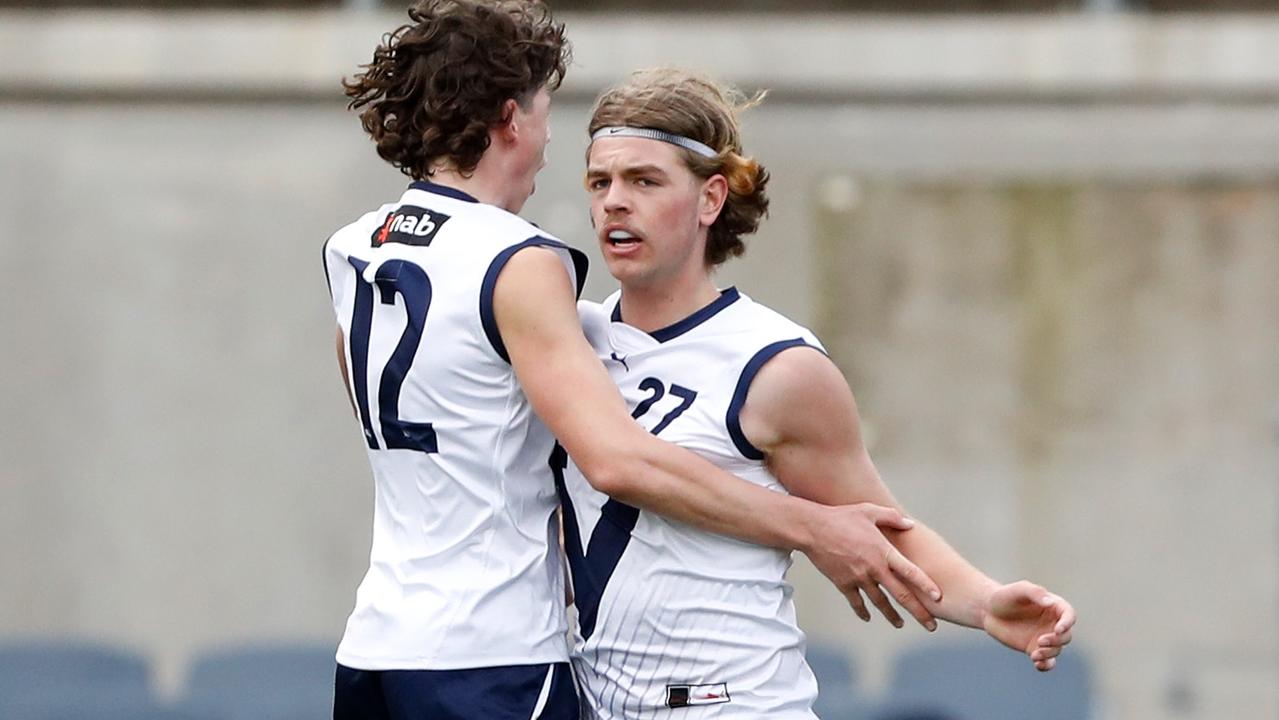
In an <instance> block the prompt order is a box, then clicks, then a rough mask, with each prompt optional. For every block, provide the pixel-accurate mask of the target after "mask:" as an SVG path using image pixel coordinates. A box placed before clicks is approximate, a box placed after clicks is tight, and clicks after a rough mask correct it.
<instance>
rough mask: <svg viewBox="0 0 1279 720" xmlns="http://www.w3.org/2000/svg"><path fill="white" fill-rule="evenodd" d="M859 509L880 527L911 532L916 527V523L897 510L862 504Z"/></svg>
mask: <svg viewBox="0 0 1279 720" xmlns="http://www.w3.org/2000/svg"><path fill="white" fill-rule="evenodd" d="M857 507H858V509H859V510H861V511H862V512H863V513H865V514H866V516H867V517H869V518H870V519H871V520H873V521H874V522H875V524H876V525H878V526H879V527H886V528H892V529H894V530H909V529H911V528H913V527H915V521H914V520H911V519H910V518H908V517H906V516H905V515H904V514H903V513H902V511H900V510H898V509H896V508H890V507H884V506H883V505H875V504H873V503H860V504H859V505H858V506H857Z"/></svg>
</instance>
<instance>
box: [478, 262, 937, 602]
mask: <svg viewBox="0 0 1279 720" xmlns="http://www.w3.org/2000/svg"><path fill="white" fill-rule="evenodd" d="M493 304H494V315H495V317H496V319H497V324H498V329H499V331H500V333H501V336H502V340H503V342H504V343H505V345H506V349H507V352H508V354H509V356H510V359H511V364H512V366H513V367H514V369H515V374H516V375H517V376H518V378H519V380H520V384H521V385H522V387H523V388H524V392H525V394H526V395H527V396H528V399H529V402H530V403H531V404H532V406H533V409H534V411H536V412H537V414H538V416H539V417H541V418H542V420H543V421H544V422H545V423H546V424H547V425H548V426H549V427H550V429H551V430H552V431H553V432H554V433H555V436H556V437H557V438H558V439H559V441H560V443H561V444H563V445H564V448H565V449H566V450H567V451H568V452H569V454H570V455H572V457H573V460H574V461H575V462H576V463H577V465H578V467H580V468H581V469H582V472H583V474H584V475H585V476H586V478H587V480H588V481H589V482H590V483H591V485H592V486H594V487H595V488H596V489H598V490H600V491H601V492H604V493H607V494H608V495H610V496H612V497H614V498H617V499H618V500H621V501H623V502H626V503H628V504H631V505H634V506H636V507H639V508H643V509H645V510H650V511H652V512H657V513H660V514H662V515H665V516H667V517H671V518H674V519H676V520H680V521H683V522H686V523H689V524H692V525H695V526H697V527H699V528H702V529H704V530H708V531H711V532H715V533H720V534H724V535H730V536H732V537H736V538H738V539H741V540H745V541H748V542H754V543H757V544H761V545H769V546H773V547H779V548H786V549H798V550H801V551H803V552H805V553H806V554H808V555H809V556H810V558H812V559H813V562H814V564H815V565H817V567H818V569H819V570H821V571H822V572H823V573H824V574H826V575H827V577H828V578H830V579H831V580H832V582H834V583H835V584H836V586H837V587H839V588H840V590H841V591H842V592H844V593H845V595H849V593H850V592H853V593H856V592H857V589H858V588H859V587H863V586H865V585H868V584H870V585H873V584H875V583H877V582H880V581H881V579H882V578H883V577H884V576H887V575H894V574H897V575H901V576H902V577H904V578H906V579H907V580H908V581H909V582H910V583H911V584H912V585H913V586H914V587H916V588H919V592H920V594H921V595H922V594H928V593H930V592H933V591H935V586H934V585H933V584H932V583H931V581H929V580H928V579H927V578H926V577H923V576H922V574H921V573H919V572H918V569H917V568H915V567H913V566H912V565H910V564H909V563H908V562H906V561H905V559H904V558H902V559H901V561H900V562H896V563H895V564H890V563H888V562H886V560H885V557H886V555H887V554H888V551H889V550H890V549H891V546H889V545H888V543H887V542H886V541H885V540H884V538H883V536H882V535H881V534H880V532H879V531H878V529H877V528H876V526H875V522H876V521H878V522H881V523H883V522H887V523H889V524H896V525H897V526H898V527H901V528H903V529H905V528H906V527H909V524H906V523H902V522H897V521H896V519H897V518H900V516H898V515H897V514H896V513H890V515H888V516H883V515H879V514H878V513H879V512H881V511H882V509H878V508H876V509H869V508H865V507H857V508H850V507H825V506H822V505H818V504H816V503H812V502H809V501H806V500H803V499H800V498H798V497H788V496H786V495H783V494H780V493H775V492H772V491H770V490H767V489H765V488H762V487H759V486H758V485H755V484H753V483H749V482H746V481H745V480H742V479H740V478H737V477H735V476H733V475H730V474H729V473H727V472H725V471H723V470H721V469H720V468H718V467H716V466H715V465H713V464H712V463H710V462H709V461H707V460H705V459H704V458H701V457H699V456H697V455H696V454H694V453H692V452H691V451H688V450H685V449H682V448H679V447H677V446H675V445H672V444H670V443H667V442H664V441H662V440H659V439H657V438H656V437H654V436H653V435H651V434H650V433H648V432H647V431H645V430H644V429H643V428H642V427H640V425H639V424H637V423H636V422H634V420H633V419H632V418H631V416H630V413H629V412H628V411H627V408H626V405H625V403H624V402H623V400H622V397H621V395H620V393H619V392H618V390H617V388H616V386H614V385H613V382H612V380H611V379H610V378H609V377H608V373H607V371H605V369H604V367H603V365H602V364H601V363H600V361H599V359H598V358H597V357H596V355H595V352H594V351H593V350H592V349H591V347H590V345H589V344H587V342H586V339H585V337H584V336H583V335H582V330H581V325H580V323H579V320H578V316H577V309H576V299H575V293H574V292H573V287H572V284H571V282H570V280H569V278H568V275H567V273H565V272H564V269H563V265H562V263H561V261H560V259H559V258H558V257H557V256H556V255H555V254H554V251H551V250H546V249H541V248H529V249H526V250H522V251H520V252H518V253H516V254H515V255H514V256H513V257H512V258H511V259H510V260H509V261H508V262H507V264H506V266H505V267H504V268H503V270H502V272H501V274H500V275H499V277H498V281H497V285H496V289H495V291H494V301H493ZM910 600H914V598H913V597H912V598H910ZM908 602H909V601H908ZM882 609H883V608H881V610H882ZM921 611H922V608H921Z"/></svg>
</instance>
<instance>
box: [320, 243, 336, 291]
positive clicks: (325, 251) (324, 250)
mask: <svg viewBox="0 0 1279 720" xmlns="http://www.w3.org/2000/svg"><path fill="white" fill-rule="evenodd" d="M331 242H333V236H332V235H330V236H329V239H328V240H325V241H324V245H323V246H322V247H320V262H321V263H322V264H323V265H324V284H325V285H326V286H327V287H328V288H329V301H330V302H332V301H333V278H331V277H329V243H331Z"/></svg>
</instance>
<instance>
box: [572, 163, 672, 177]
mask: <svg viewBox="0 0 1279 720" xmlns="http://www.w3.org/2000/svg"><path fill="white" fill-rule="evenodd" d="M608 174H609V172H608V171H607V170H605V169H604V168H602V167H599V166H598V165H597V166H594V167H588V168H587V169H586V177H600V176H603V175H608ZM637 175H660V176H661V177H666V176H667V174H666V171H665V170H663V169H661V168H660V167H658V166H656V165H633V166H630V167H627V168H624V169H623V170H622V177H635V176H637Z"/></svg>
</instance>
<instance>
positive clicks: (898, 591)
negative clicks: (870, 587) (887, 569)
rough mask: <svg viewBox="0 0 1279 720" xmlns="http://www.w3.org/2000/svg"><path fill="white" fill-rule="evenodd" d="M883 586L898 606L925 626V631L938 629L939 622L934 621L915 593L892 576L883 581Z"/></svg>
mask: <svg viewBox="0 0 1279 720" xmlns="http://www.w3.org/2000/svg"><path fill="white" fill-rule="evenodd" d="M882 584H883V586H884V589H885V590H887V591H888V592H889V593H890V594H892V596H893V599H895V600H896V601H897V604H898V605H901V606H902V607H903V608H905V609H906V612H908V613H910V614H911V615H912V616H913V617H914V618H915V620H917V621H918V622H919V624H920V625H923V626H924V629H925V630H927V631H928V632H932V631H934V630H936V629H937V621H936V620H935V619H933V614H932V613H931V612H929V611H928V608H926V607H924V604H923V603H922V602H920V601H919V598H917V597H915V593H914V591H912V590H911V589H910V588H908V587H906V585H904V584H903V583H902V582H901V581H900V580H898V579H897V578H896V577H894V576H893V575H892V574H889V575H887V576H885V577H884V578H883V579H882Z"/></svg>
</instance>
